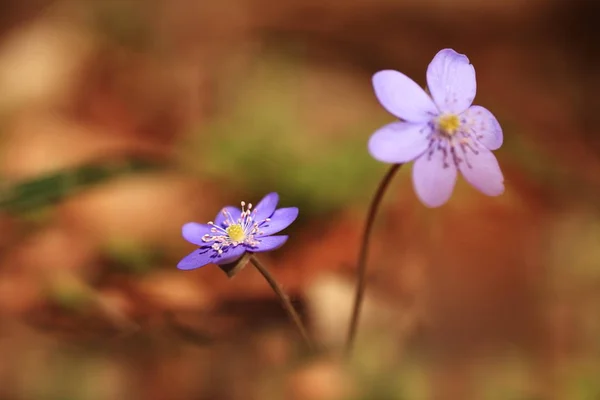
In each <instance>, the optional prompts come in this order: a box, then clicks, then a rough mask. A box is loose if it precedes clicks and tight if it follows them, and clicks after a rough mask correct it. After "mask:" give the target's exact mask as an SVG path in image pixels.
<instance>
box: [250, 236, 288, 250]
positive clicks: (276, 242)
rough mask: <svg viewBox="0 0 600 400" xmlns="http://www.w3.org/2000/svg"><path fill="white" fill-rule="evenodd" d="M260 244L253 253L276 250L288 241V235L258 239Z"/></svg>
mask: <svg viewBox="0 0 600 400" xmlns="http://www.w3.org/2000/svg"><path fill="white" fill-rule="evenodd" d="M257 240H258V241H259V242H260V243H259V244H258V245H257V246H256V247H254V248H253V249H252V252H253V253H260V252H262V251H271V250H275V249H277V248H279V247H281V246H283V244H284V243H285V242H286V241H287V240H288V236H287V235H275V236H265V237H262V238H258V239H257Z"/></svg>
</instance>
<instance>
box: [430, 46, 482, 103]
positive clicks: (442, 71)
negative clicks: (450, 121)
mask: <svg viewBox="0 0 600 400" xmlns="http://www.w3.org/2000/svg"><path fill="white" fill-rule="evenodd" d="M427 86H428V87H429V92H430V93H431V96H432V97H433V100H434V101H435V104H437V106H438V108H439V109H440V111H442V112H450V113H454V114H460V113H462V112H463V111H465V110H466V109H467V108H469V106H470V105H471V104H472V103H473V99H474V98H475V93H476V91H477V81H476V80H475V68H473V66H472V65H471V64H470V63H469V59H468V58H467V56H465V55H464V54H459V53H457V52H456V51H454V50H452V49H444V50H441V51H440V52H438V53H437V54H436V55H435V57H433V60H432V61H431V63H430V64H429V67H427Z"/></svg>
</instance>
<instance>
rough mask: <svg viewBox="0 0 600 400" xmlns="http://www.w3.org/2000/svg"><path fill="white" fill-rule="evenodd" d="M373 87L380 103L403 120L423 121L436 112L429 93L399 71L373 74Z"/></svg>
mask: <svg viewBox="0 0 600 400" xmlns="http://www.w3.org/2000/svg"><path fill="white" fill-rule="evenodd" d="M373 88H374V89H375V95H376V96H377V99H378V100H379V102H380V103H381V105H382V106H383V107H384V108H385V109H386V110H387V111H388V112H390V113H391V114H394V115H395V116H396V117H398V118H401V119H403V120H405V121H409V122H425V121H428V120H430V119H431V118H432V117H433V116H435V115H437V114H438V110H437V108H436V107H435V104H434V103H433V101H432V100H431V98H430V97H429V95H428V94H427V93H425V91H424V90H423V89H422V88H421V87H420V86H419V85H418V84H417V83H416V82H415V81H413V80H412V79H410V78H409V77H408V76H406V75H404V74H403V73H401V72H398V71H393V70H384V71H379V72H377V73H376V74H375V75H373Z"/></svg>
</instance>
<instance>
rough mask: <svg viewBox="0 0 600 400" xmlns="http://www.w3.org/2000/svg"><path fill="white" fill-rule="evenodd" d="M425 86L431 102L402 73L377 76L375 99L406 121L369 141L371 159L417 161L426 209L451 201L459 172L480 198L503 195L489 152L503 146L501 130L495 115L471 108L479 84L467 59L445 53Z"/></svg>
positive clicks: (435, 60) (437, 57)
mask: <svg viewBox="0 0 600 400" xmlns="http://www.w3.org/2000/svg"><path fill="white" fill-rule="evenodd" d="M427 86H428V88H429V92H430V93H431V97H430V96H429V95H428V94H427V93H426V92H425V91H424V90H423V89H421V87H419V85H418V84H417V83H415V82H414V81H413V80H412V79H410V78H409V77H407V76H406V75H404V74H402V73H400V72H398V71H392V70H384V71H379V72H377V73H376V74H375V75H374V76H373V87H374V89H375V94H376V96H377V99H378V100H379V102H380V103H381V105H383V107H384V108H385V109H386V110H387V111H388V112H390V113H392V114H393V115H395V116H396V117H398V118H400V119H402V120H403V121H398V122H393V123H391V124H388V125H385V126H384V127H382V128H381V129H379V130H378V131H376V132H375V133H374V134H373V135H372V136H371V138H370V140H369V152H370V153H371V155H372V156H373V157H375V158H376V159H377V160H379V161H383V162H388V163H394V164H396V163H405V162H409V161H413V160H414V161H415V164H414V166H413V169H412V175H413V184H414V188H415V191H416V193H417V196H418V197H419V199H420V200H421V201H422V202H423V204H425V205H426V206H428V207H438V206H441V205H442V204H444V203H445V202H447V201H448V199H449V198H450V195H451V194H452V191H453V189H454V185H455V183H456V177H457V170H459V171H460V172H461V173H462V175H463V176H464V178H465V179H466V180H467V181H468V182H469V183H470V184H471V185H473V186H474V187H475V188H476V189H478V190H479V191H481V192H482V193H484V194H486V195H488V196H498V195H500V194H502V193H503V192H504V183H503V182H504V177H503V176H502V172H501V171H500V166H499V165H498V161H497V160H496V157H495V156H494V154H492V152H491V150H497V149H498V148H500V146H501V145H502V140H503V137H502V128H500V124H499V123H498V121H497V120H496V118H495V117H494V116H493V115H492V113H491V112H489V111H488V110H486V109H485V108H483V107H480V106H472V105H471V104H472V103H473V99H474V98H475V91H476V87H477V84H476V80H475V69H474V68H473V66H472V65H471V64H470V63H469V59H468V58H467V57H466V56H465V55H463V54H459V53H457V52H455V51H454V50H452V49H444V50H441V51H440V52H439V53H437V54H436V55H435V57H434V58H433V60H432V61H431V63H430V64H429V67H428V68H427Z"/></svg>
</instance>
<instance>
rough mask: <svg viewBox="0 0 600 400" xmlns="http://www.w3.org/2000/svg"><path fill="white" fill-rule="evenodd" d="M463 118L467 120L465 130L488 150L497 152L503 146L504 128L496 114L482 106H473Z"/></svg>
mask: <svg viewBox="0 0 600 400" xmlns="http://www.w3.org/2000/svg"><path fill="white" fill-rule="evenodd" d="M462 117H463V118H464V119H465V128H466V129H468V131H469V133H471V134H472V135H474V136H475V137H476V138H477V140H478V141H479V143H481V144H483V145H484V146H485V147H487V148H488V150H497V149H499V148H500V146H502V141H503V136H502V128H501V127H500V124H499V123H498V120H497V119H496V117H494V114H492V113H491V112H489V111H488V110H487V109H485V108H483V107H481V106H472V107H469V109H468V110H467V111H465V112H464V113H463V114H462Z"/></svg>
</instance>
